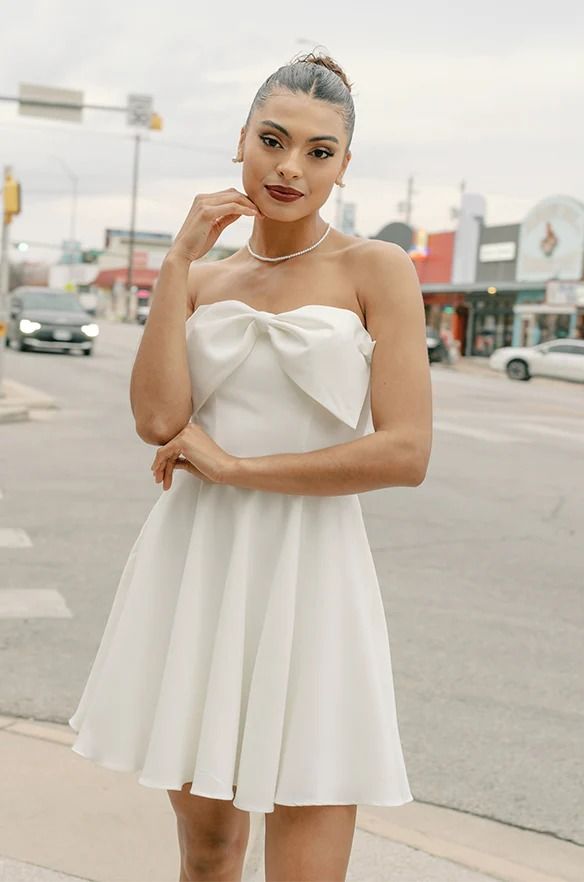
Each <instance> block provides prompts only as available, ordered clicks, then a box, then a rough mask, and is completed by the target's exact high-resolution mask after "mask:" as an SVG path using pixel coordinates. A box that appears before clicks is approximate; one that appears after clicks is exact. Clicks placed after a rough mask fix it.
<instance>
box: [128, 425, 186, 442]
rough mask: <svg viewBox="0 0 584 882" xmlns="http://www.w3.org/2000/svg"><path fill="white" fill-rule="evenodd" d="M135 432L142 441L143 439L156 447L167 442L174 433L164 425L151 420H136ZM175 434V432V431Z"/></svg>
mask: <svg viewBox="0 0 584 882" xmlns="http://www.w3.org/2000/svg"><path fill="white" fill-rule="evenodd" d="M136 434H137V435H138V437H139V438H141V439H142V441H145V442H146V444H154V445H156V446H157V447H162V446H163V445H164V444H167V443H168V442H169V441H170V439H171V438H174V435H172V434H170V433H169V432H168V430H167V429H166V428H165V427H164V426H161V425H160V424H159V423H152V422H151V423H138V422H137V423H136ZM175 434H177V433H176V432H175Z"/></svg>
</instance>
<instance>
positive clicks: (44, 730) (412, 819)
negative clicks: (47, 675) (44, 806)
mask: <svg viewBox="0 0 584 882" xmlns="http://www.w3.org/2000/svg"><path fill="white" fill-rule="evenodd" d="M4 733H6V734H11V735H14V736H16V737H21V738H27V739H33V740H37V741H42V742H49V743H52V744H54V745H57V746H61V747H67V748H70V746H71V745H72V744H73V741H74V740H75V738H76V735H75V733H74V732H73V731H72V730H71V728H70V727H69V726H68V725H67V724H62V723H53V722H49V721H41V720H35V719H33V718H20V717H12V716H7V715H4V716H0V735H2V734H4ZM356 826H357V828H359V830H363V831H366V832H367V833H370V834H373V835H374V836H377V837H380V838H382V839H385V840H389V841H391V842H394V843H400V844H401V845H405V846H409V847H410V848H413V849H416V850H419V851H421V852H425V853H426V854H429V855H432V856H434V857H436V858H440V859H444V860H448V861H451V862H453V863H455V864H457V865H459V866H462V867H465V868H467V869H470V870H473V871H475V872H479V873H484V874H488V875H489V876H491V877H492V876H494V877H496V878H498V879H501V880H504V882H580V880H581V879H582V866H583V862H584V849H582V848H581V847H579V846H578V845H574V844H573V843H570V842H566V841H564V840H561V839H557V838H556V837H554V836H552V835H548V834H544V833H536V832H533V831H529V830H523V829H521V828H518V827H513V826H512V825H508V824H505V823H503V822H500V821H495V820H490V819H486V818H481V817H477V816H475V815H470V814H467V813H465V812H462V811H459V810H456V809H449V808H445V807H441V806H434V805H430V804H428V803H422V802H417V801H415V800H414V802H412V803H408V804H406V805H404V806H398V807H396V808H391V807H380V808H376V807H374V806H370V807H369V806H368V807H359V809H358V811H357V820H356Z"/></svg>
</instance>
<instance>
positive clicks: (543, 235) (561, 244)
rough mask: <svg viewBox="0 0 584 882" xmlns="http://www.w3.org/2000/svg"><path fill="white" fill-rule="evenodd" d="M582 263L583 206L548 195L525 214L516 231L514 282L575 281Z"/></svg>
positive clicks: (583, 259)
mask: <svg viewBox="0 0 584 882" xmlns="http://www.w3.org/2000/svg"><path fill="white" fill-rule="evenodd" d="M583 264H584V204H583V203H581V202H578V200H576V199H572V198H571V197H570V196H550V197H549V198H547V199H542V201H541V202H538V204H537V205H536V206H535V207H534V208H533V209H532V210H531V211H530V212H529V214H528V215H527V217H526V218H525V220H524V221H523V223H522V224H521V227H520V230H519V251H518V259H517V280H518V281H520V282H523V281H530V282H532V281H533V282H534V281H539V282H545V281H548V280H549V279H552V278H554V277H555V278H556V279H579V278H581V277H582V267H583Z"/></svg>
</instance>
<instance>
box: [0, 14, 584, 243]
mask: <svg viewBox="0 0 584 882" xmlns="http://www.w3.org/2000/svg"><path fill="white" fill-rule="evenodd" d="M583 34H584V4H582V3H581V2H580V0H555V2H553V3H549V2H546V3H543V2H538V0H531V2H529V3H528V2H523V0H522V2H517V0H515V2H510V0H505V2H503V0H495V2H491V3H489V2H483V3H477V2H471V3H469V2H468V0H466V2H459V0H451V2H450V3H448V4H446V5H444V4H442V3H437V2H428V0H421V2H417V3H408V4H404V3H402V4H394V3H391V4H389V3H386V2H380V0H378V2H375V3H371V2H370V3H362V4H359V3H351V4H343V5H341V4H339V3H336V4H322V3H321V4H319V3H314V2H311V3H307V2H305V0H297V2H296V3H274V2H272V3H267V4H260V3H257V2H253V0H252V2H242V0H239V2H232V0H223V2H222V3H220V4H219V3H215V4H196V3H193V2H186V0H166V2H164V3H160V2H153V0H142V3H141V4H123V3H121V2H120V0H116V2H113V0H100V2H99V3H97V2H94V3H88V2H83V0H81V2H76V3H72V2H70V0H69V2H66V0H28V2H26V0H25V2H24V3H20V4H10V11H9V12H5V14H4V15H3V21H2V37H1V44H2V52H0V94H2V95H8V96H10V95H12V96H16V95H17V93H18V87H19V83H21V82H25V83H35V84H43V85H47V86H55V87H63V88H71V89H79V90H82V91H83V92H84V96H85V101H86V102H88V103H100V104H113V105H118V106H119V105H125V103H126V97H127V95H128V93H131V92H137V93H149V94H152V95H153V96H154V106H155V109H156V110H157V111H158V112H159V113H160V114H161V116H162V117H163V119H164V129H163V131H162V132H151V133H149V134H148V135H147V138H148V142H147V143H144V144H143V147H142V155H141V168H140V191H139V203H138V218H137V227H138V229H144V230H153V231H160V232H168V233H171V234H173V235H174V234H175V233H176V232H177V230H178V229H179V227H180V225H181V224H182V221H183V219H184V216H185V214H186V212H187V211H188V208H189V206H190V204H191V201H192V199H193V198H194V196H195V195H196V193H198V192H210V191H214V190H221V189H224V188H226V187H231V186H235V187H237V188H238V189H240V190H241V189H242V185H241V165H234V164H233V163H232V162H231V157H232V156H234V155H235V150H236V146H237V140H238V135H239V129H240V127H241V125H242V124H243V122H244V121H245V117H246V115H247V112H248V109H249V106H250V104H251V101H252V100H253V97H254V95H255V93H256V91H257V89H258V87H259V86H260V84H261V83H262V82H263V80H264V79H265V78H266V77H267V76H268V75H269V74H270V73H272V72H273V71H274V70H276V68H278V67H279V66H280V65H282V64H286V63H287V62H288V61H290V60H291V58H292V57H293V56H294V55H295V54H296V53H298V52H302V51H309V50H311V49H312V48H314V47H315V46H318V47H319V48H320V50H321V51H325V50H326V51H327V52H328V54H330V55H332V56H333V57H334V58H335V59H336V60H337V61H338V62H339V63H340V65H341V66H342V67H343V68H344V69H345V71H346V73H347V76H348V78H349V80H350V81H351V82H352V83H353V98H354V101H355V109H356V126H355V134H354V137H353V143H352V152H353V158H352V160H351V164H350V166H349V168H348V170H347V173H346V175H345V178H344V180H345V183H346V187H345V188H344V189H343V191H342V194H343V198H344V199H345V200H346V201H347V202H355V203H356V204H357V209H356V218H357V224H356V226H357V232H358V233H359V234H360V235H364V236H370V235H373V234H374V233H376V232H377V231H378V230H379V229H380V228H381V227H382V226H383V225H384V224H385V223H387V222H389V221H391V220H397V219H399V218H400V215H399V214H398V211H397V203H398V202H399V201H400V200H402V199H403V198H404V197H405V193H406V186H407V178H408V176H409V175H410V174H411V175H413V176H414V179H415V182H414V186H415V196H414V212H413V218H412V220H413V223H414V224H415V225H418V226H422V227H424V228H426V229H428V230H446V229H453V227H454V222H453V221H452V220H451V216H450V209H451V207H452V206H455V205H457V204H458V202H459V198H460V185H461V181H463V180H464V181H465V185H466V189H467V191H468V192H479V193H482V194H484V196H485V198H486V200H487V218H486V219H487V223H489V224H495V223H513V222H517V221H520V220H521V219H522V217H523V216H524V215H525V213H526V212H527V210H528V209H529V208H530V207H531V206H532V205H533V204H534V203H535V202H536V201H537V200H538V199H541V198H543V197H545V196H549V195H553V194H557V193H564V194H568V195H572V196H574V197H576V198H580V199H584V163H583V159H582V157H583V156H584V145H583V140H584V139H583V130H584V116H583V113H582V109H583V107H584V55H583V50H582V35H583ZM132 149H133V148H132V141H131V138H130V135H129V130H128V129H127V127H126V125H125V120H124V117H123V115H121V114H120V115H115V114H108V113H104V112H98V111H85V112H84V120H83V122H82V123H81V124H75V123H65V122H53V121H45V120H41V119H32V118H28V117H24V116H20V115H19V114H18V112H17V105H16V104H11V103H6V102H0V162H1V163H2V164H3V165H5V164H9V165H12V166H13V169H14V173H15V175H16V177H17V178H18V179H20V181H21V183H22V188H23V213H22V214H21V215H20V216H18V217H17V218H15V219H14V221H13V223H12V225H11V238H12V240H13V241H14V240H18V239H30V240H32V241H37V242H48V243H55V244H59V243H60V242H61V241H62V240H63V239H65V238H67V237H68V235H69V225H70V217H71V181H70V178H69V177H68V175H67V173H66V171H65V170H64V167H63V163H64V164H65V165H66V166H67V167H68V168H69V169H70V170H71V172H72V173H73V174H75V175H77V176H78V177H79V203H78V222H77V232H78V238H80V239H81V240H82V243H83V247H85V248H89V247H101V246H102V245H103V230H104V228H105V227H108V226H109V227H122V228H127V227H128V225H129V218H130V188H131V172H132ZM337 191H338V188H337V187H334V188H333V192H332V193H331V197H330V199H329V201H328V202H327V204H326V205H325V206H324V207H323V209H322V212H321V213H322V216H323V217H324V219H325V220H327V221H331V222H334V220H335V199H336V194H337ZM251 223H252V222H251V220H248V219H241V220H238V221H236V222H235V223H234V224H233V225H231V226H230V227H228V229H227V230H226V231H225V233H224V234H223V235H222V237H221V239H220V242H222V243H225V244H228V245H235V246H241V245H243V244H245V241H246V240H247V238H248V236H249V234H250V232H251ZM57 253H58V252H55V251H53V252H51V251H48V250H41V249H31V251H30V252H29V253H28V255H27V257H28V258H29V259H37V258H38V259H40V258H47V257H49V256H50V257H51V258H53V257H54V255H55V254H57Z"/></svg>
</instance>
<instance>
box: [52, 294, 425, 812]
mask: <svg viewBox="0 0 584 882" xmlns="http://www.w3.org/2000/svg"><path fill="white" fill-rule="evenodd" d="M186 335H187V349H188V358H189V368H190V374H191V382H192V390H193V402H194V408H193V416H192V419H193V420H194V421H196V422H197V423H199V424H200V425H202V426H203V428H204V429H205V430H206V431H207V432H208V433H209V434H210V435H211V437H213V438H214V439H215V440H216V441H217V443H218V444H220V445H221V446H222V447H223V448H224V449H225V450H227V451H228V452H230V453H232V454H234V455H236V456H263V455H269V454H275V453H285V452H305V451H309V450H315V449H319V448H322V447H326V446H331V445H334V444H340V443H343V442H345V441H350V440H353V439H355V438H358V437H361V436H363V435H365V434H368V433H369V432H371V431H373V426H372V421H371V408H370V396H369V381H370V363H371V356H372V353H373V349H374V346H375V341H374V340H373V339H372V338H371V337H370V335H369V334H368V332H367V331H366V330H365V328H364V327H363V325H362V323H361V321H360V319H359V317H358V316H357V314H356V313H354V312H352V311H351V310H349V309H343V308H340V307H333V306H324V305H310V306H303V307H300V308H298V309H293V310H290V311H288V312H285V313H279V314H275V313H270V312H265V311H261V310H256V309H254V308H253V307H251V306H249V305H248V304H245V303H242V302H240V301H238V300H224V301H220V302H217V303H213V304H205V305H201V306H199V307H198V308H197V310H196V311H195V312H194V313H193V315H192V316H191V317H190V318H189V319H188V321H187V324H186ZM69 724H70V726H71V727H72V728H73V729H74V730H75V732H76V733H77V738H76V739H75V742H74V744H73V747H72V749H73V750H74V751H75V752H76V753H78V754H80V755H81V756H85V757H87V758H89V759H91V760H93V761H94V762H97V763H99V764H101V765H103V766H106V767H107V768H111V769H117V770H125V771H137V772H139V778H138V781H139V783H141V784H144V785H145V786H149V787H156V788H161V789H169V790H180V789H181V788H182V786H183V784H186V783H189V782H191V783H192V786H191V788H190V792H191V793H193V794H199V795H202V796H209V797H212V798H215V799H228V800H231V799H233V787H234V786H237V793H236V796H235V799H234V805H235V806H236V807H237V808H240V809H244V810H247V811H250V812H272V811H273V810H274V805H275V804H282V805H322V804H325V805H330V804H337V805H338V804H361V805H394V806H395V805H402V804H404V803H406V802H410V801H411V800H412V798H413V797H412V794H411V792H410V788H409V784H408V779H407V774H406V769H405V765H404V758H403V754H402V748H401V744H400V735H399V730H398V722H397V714H396V705H395V696H394V687H393V676H392V667H391V656H390V646H389V638H388V629H387V624H386V620H385V615H384V608H383V601H382V597H381V592H380V588H379V583H378V579H377V574H376V570H375V566H374V562H373V558H372V554H371V549H370V546H369V541H368V537H367V533H366V530H365V525H364V522H363V517H362V511H361V505H360V501H359V497H358V496H357V495H356V494H348V495H343V496H328V497H327V496H299V495H293V494H283V493H270V492H264V491H259V490H248V489H242V488H238V487H233V486H229V485H215V484H209V483H206V482H201V481H198V480H197V479H196V478H194V477H193V476H192V475H190V474H189V473H188V472H185V471H177V472H175V474H174V477H173V484H172V487H171V489H170V490H169V491H161V495H160V497H159V499H158V500H157V501H156V503H155V504H154V506H153V508H152V509H151V511H150V513H149V514H148V516H147V518H146V521H145V523H144V525H143V526H142V529H141V530H140V533H139V535H138V537H137V539H136V540H135V543H134V545H133V547H132V549H131V550H130V553H129V557H128V560H127V562H126V565H125V568H124V570H123V572H122V575H121V578H120V583H119V586H118V589H117V592H116V595H115V598H114V601H113V605H112V608H111V612H110V615H109V619H108V622H107V625H106V628H105V631H104V634H103V637H102V640H101V643H100V646H99V649H98V652H97V655H96V657H95V660H94V663H93V667H92V669H91V672H90V674H89V677H88V679H87V682H86V685H85V689H84V691H83V694H82V696H81V699H80V702H79V705H78V707H77V710H76V711H75V713H74V715H73V716H72V717H71V719H70V720H69Z"/></svg>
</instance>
